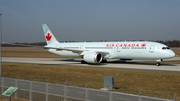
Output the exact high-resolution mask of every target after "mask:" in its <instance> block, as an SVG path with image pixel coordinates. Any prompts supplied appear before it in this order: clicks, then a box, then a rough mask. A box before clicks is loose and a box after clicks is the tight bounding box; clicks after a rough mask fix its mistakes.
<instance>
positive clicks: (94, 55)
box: [83, 52, 102, 63]
mask: <svg viewBox="0 0 180 101" xmlns="http://www.w3.org/2000/svg"><path fill="white" fill-rule="evenodd" d="M83 58H84V61H86V62H87V63H100V62H101V61H102V55H101V54H100V53H98V52H90V53H86V54H84V57H83Z"/></svg>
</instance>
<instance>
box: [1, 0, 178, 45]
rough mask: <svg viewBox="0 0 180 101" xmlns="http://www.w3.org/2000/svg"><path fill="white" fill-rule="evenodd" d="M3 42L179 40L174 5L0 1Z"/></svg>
mask: <svg viewBox="0 0 180 101" xmlns="http://www.w3.org/2000/svg"><path fill="white" fill-rule="evenodd" d="M0 13H1V14H2V25H3V26H2V32H3V42H45V38H44V33H43V30H42V23H45V24H47V25H48V27H49V28H50V29H51V31H52V32H53V34H54V35H55V37H56V38H57V39H58V40H59V41H70V40H74V41H86V40H88V41H90V40H92V41H97V40H163V41H165V40H180V0H0Z"/></svg>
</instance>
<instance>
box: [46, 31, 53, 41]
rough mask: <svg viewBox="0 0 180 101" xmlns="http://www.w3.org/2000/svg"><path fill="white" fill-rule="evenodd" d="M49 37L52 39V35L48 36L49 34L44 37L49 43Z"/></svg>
mask: <svg viewBox="0 0 180 101" xmlns="http://www.w3.org/2000/svg"><path fill="white" fill-rule="evenodd" d="M51 37H52V35H50V34H49V33H48V34H47V35H46V40H47V41H51Z"/></svg>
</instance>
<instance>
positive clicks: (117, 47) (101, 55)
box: [42, 24, 175, 66]
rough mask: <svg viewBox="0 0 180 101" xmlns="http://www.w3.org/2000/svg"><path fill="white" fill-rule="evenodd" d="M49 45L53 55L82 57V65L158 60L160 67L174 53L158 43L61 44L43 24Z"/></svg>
mask: <svg viewBox="0 0 180 101" xmlns="http://www.w3.org/2000/svg"><path fill="white" fill-rule="evenodd" d="M42 27H43V31H44V35H45V39H46V42H47V45H46V46H44V49H46V50H48V51H49V52H51V53H54V54H57V55H61V56H67V57H81V58H83V59H84V60H83V61H81V63H94V64H96V63H101V62H107V60H106V59H122V60H132V59H141V60H145V59H146V60H156V61H157V63H156V65H157V66H159V65H160V62H161V61H162V60H163V59H168V58H172V57H174V56H175V54H174V52H173V51H172V50H171V49H170V48H169V47H168V46H166V45H164V44H161V43H157V42H148V41H132V42H126V41H125V42H74V43H60V42H58V41H57V40H56V38H55V36H54V35H53V33H52V32H51V31H50V29H49V28H48V26H47V25H46V24H42Z"/></svg>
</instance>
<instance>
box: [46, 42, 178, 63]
mask: <svg viewBox="0 0 180 101" xmlns="http://www.w3.org/2000/svg"><path fill="white" fill-rule="evenodd" d="M46 47H48V45H47V46H46ZM51 47H56V48H62V49H73V50H84V51H89V52H90V51H96V52H98V51H100V52H109V54H106V55H104V56H103V59H115V58H116V59H149V60H158V59H168V58H172V57H174V56H175V54H174V52H173V51H172V50H171V49H169V48H168V47H167V46H166V45H164V44H161V43H157V42H147V41H131V42H76V43H57V44H53V46H51ZM164 47H165V49H163V48H164ZM48 51H49V52H52V53H54V54H57V55H61V56H67V57H80V55H79V54H77V53H73V52H72V51H67V50H56V49H48Z"/></svg>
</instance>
